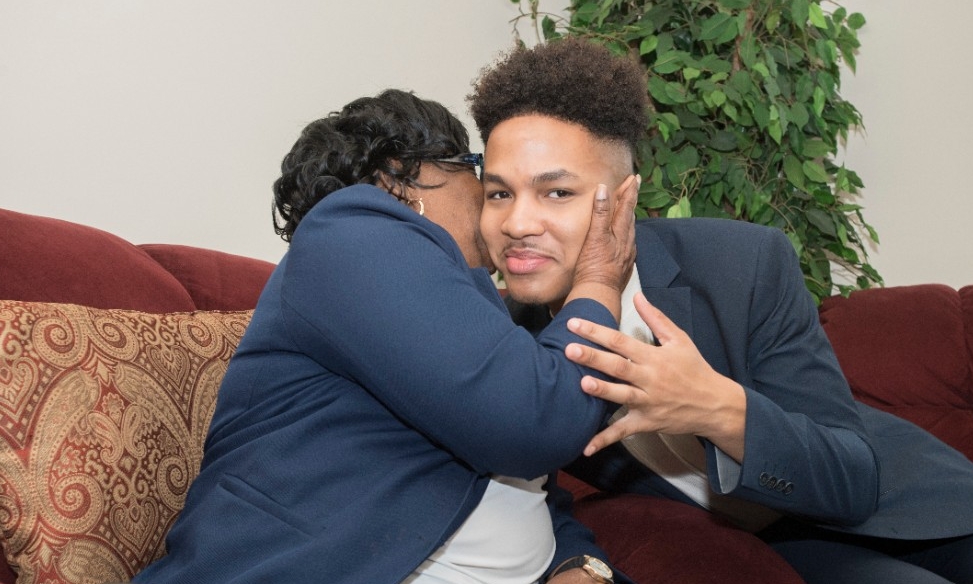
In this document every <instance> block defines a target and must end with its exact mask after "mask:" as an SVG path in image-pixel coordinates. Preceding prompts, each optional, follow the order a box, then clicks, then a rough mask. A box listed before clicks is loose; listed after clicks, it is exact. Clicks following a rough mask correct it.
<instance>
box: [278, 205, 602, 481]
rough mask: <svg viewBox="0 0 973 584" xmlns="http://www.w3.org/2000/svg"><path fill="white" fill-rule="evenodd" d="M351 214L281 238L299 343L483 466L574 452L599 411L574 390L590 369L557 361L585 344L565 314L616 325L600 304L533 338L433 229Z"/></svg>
mask: <svg viewBox="0 0 973 584" xmlns="http://www.w3.org/2000/svg"><path fill="white" fill-rule="evenodd" d="M332 196H333V195H332ZM319 205H320V203H319ZM350 209H351V210H346V211H345V212H344V213H343V212H342V211H341V209H331V210H330V211H331V212H330V213H328V214H317V215H314V214H313V212H312V214H309V215H308V216H307V217H305V219H304V222H302V225H301V227H302V228H303V229H300V230H299V232H298V234H297V235H300V238H298V237H297V235H295V238H294V240H293V242H292V243H291V248H290V250H289V251H288V261H287V268H286V272H285V273H284V275H283V283H282V287H281V290H282V293H281V297H282V313H283V314H284V315H285V316H284V318H285V321H286V322H287V326H288V332H289V334H290V336H291V338H292V340H293V342H294V343H295V345H296V346H298V347H300V348H301V350H302V351H303V352H306V354H307V355H308V356H310V358H312V359H313V360H315V361H316V362H317V363H318V364H319V365H320V366H321V367H322V368H323V369H326V370H329V371H331V372H333V373H335V374H338V375H340V376H343V377H346V378H348V379H350V380H352V381H354V382H355V383H357V384H358V385H360V386H361V387H362V388H363V389H362V390H363V391H367V392H369V393H370V394H371V395H372V396H374V398H375V399H376V400H378V401H380V402H381V403H382V404H383V405H384V406H385V407H386V408H388V409H389V410H390V411H391V412H393V413H394V414H395V415H396V416H397V417H399V418H400V419H401V420H402V421H403V423H405V424H407V425H409V426H410V427H413V428H414V429H416V430H417V431H419V432H421V433H423V434H424V435H426V436H427V437H428V438H429V439H430V440H432V441H433V442H435V443H437V444H438V445H440V447H442V448H444V449H446V450H448V451H450V452H452V453H453V454H454V455H455V456H456V457H457V458H459V459H461V460H463V461H464V462H465V463H466V464H468V465H469V466H471V467H472V468H473V469H474V470H476V471H477V472H479V473H483V474H487V473H497V474H503V475H508V476H515V477H522V478H534V477H537V476H542V475H544V474H547V473H549V472H551V471H552V470H554V469H556V468H558V467H560V466H563V465H565V464H567V463H568V462H569V461H571V460H572V459H573V458H575V457H576V456H578V455H579V454H580V452H581V450H582V449H583V448H584V445H585V444H586V442H587V440H588V439H589V438H590V437H591V436H592V435H593V434H594V433H595V431H596V430H597V428H598V426H599V424H600V422H601V421H602V419H603V417H604V415H605V411H606V407H607V406H606V404H605V403H604V402H602V401H601V400H598V399H594V398H591V397H590V396H587V395H585V394H584V392H582V391H580V389H579V387H580V379H581V377H582V376H583V375H585V374H589V373H592V371H590V370H587V369H585V368H582V367H579V366H578V365H576V364H574V363H572V362H570V361H569V360H568V359H566V358H565V357H564V351H563V350H564V347H565V346H566V345H567V344H568V343H569V342H573V341H577V342H581V341H582V340H581V339H580V338H579V337H577V336H575V335H573V334H571V333H570V332H568V330H567V327H566V326H565V323H566V320H567V319H568V318H570V317H572V316H580V317H583V318H586V319H590V320H593V321H595V322H599V323H602V324H605V325H606V326H617V324H616V323H615V321H614V319H613V318H612V316H611V314H610V313H609V311H608V310H607V309H605V308H604V307H603V306H602V305H600V304H598V303H596V302H594V301H592V300H585V299H583V300H579V301H575V302H572V303H569V304H568V305H567V306H565V307H564V309H563V310H562V311H561V313H560V314H558V317H557V318H556V319H555V320H554V321H553V322H552V323H551V325H550V326H549V327H548V328H547V329H546V330H545V331H544V332H543V333H542V334H541V335H540V336H539V337H538V338H537V340H535V339H534V337H532V336H531V334H530V333H528V332H527V331H526V330H524V329H522V328H519V327H517V326H515V325H514V324H513V322H512V321H511V319H510V317H509V315H508V313H507V312H506V310H505V308H504V307H503V304H502V302H501V301H500V298H499V295H498V293H497V292H496V290H495V289H494V288H493V286H492V284H491V285H490V286H489V287H490V290H489V292H490V294H485V293H484V290H483V288H484V285H483V282H482V281H483V280H485V281H486V282H487V283H488V284H490V282H489V277H488V275H487V274H486V272H485V271H484V270H479V271H477V270H470V269H469V268H468V267H467V266H466V263H465V260H463V257H462V255H461V254H460V252H459V249H458V248H457V246H456V245H455V243H454V242H453V240H452V238H450V237H449V235H448V234H447V233H446V232H445V231H444V230H442V229H441V228H439V227H438V226H437V225H435V224H433V223H431V222H430V221H428V220H426V219H424V218H421V217H417V216H414V214H412V216H411V217H410V216H403V217H395V216H392V215H390V213H394V212H395V211H389V210H387V209H384V208H380V207H379V208H364V209H361V208H355V207H352V208H350ZM405 211H407V210H404V211H403V212H405ZM410 213H411V212H410ZM305 223H307V224H306V225H305ZM478 278H480V281H479V283H478ZM491 294H492V297H491Z"/></svg>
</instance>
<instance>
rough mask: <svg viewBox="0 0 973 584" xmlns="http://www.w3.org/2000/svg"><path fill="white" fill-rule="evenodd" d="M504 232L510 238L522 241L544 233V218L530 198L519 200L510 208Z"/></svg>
mask: <svg viewBox="0 0 973 584" xmlns="http://www.w3.org/2000/svg"><path fill="white" fill-rule="evenodd" d="M503 231H504V233H506V234H507V235H508V236H509V237H512V238H515V239H521V238H523V237H528V236H531V235H540V234H541V233H543V232H544V221H543V216H542V215H541V213H540V209H538V207H537V205H536V204H534V203H533V202H532V201H531V200H530V199H529V198H518V199H516V200H514V202H513V204H512V205H511V206H510V212H509V213H507V216H506V218H505V219H504V222H503Z"/></svg>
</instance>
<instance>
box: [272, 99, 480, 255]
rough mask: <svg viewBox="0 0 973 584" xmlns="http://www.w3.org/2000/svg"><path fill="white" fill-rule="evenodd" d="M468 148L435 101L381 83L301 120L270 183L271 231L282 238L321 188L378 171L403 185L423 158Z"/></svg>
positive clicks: (373, 177) (412, 183) (324, 191)
mask: <svg viewBox="0 0 973 584" xmlns="http://www.w3.org/2000/svg"><path fill="white" fill-rule="evenodd" d="M468 150H469V135H468V134H467V133H466V128H464V127H463V124H462V122H460V121H459V120H458V119H457V118H456V117H455V116H454V115H453V114H452V113H450V112H449V110H448V109H446V107H445V106H443V105H442V104H440V103H438V102H435V101H430V100H425V99H420V98H418V97H416V96H415V95H414V94H412V93H411V92H407V91H401V90H398V89H387V90H385V91H383V92H382V93H380V94H378V95H377V96H375V97H362V98H359V99H356V100H354V101H352V102H351V103H349V104H348V105H346V106H345V107H344V108H342V109H341V111H339V112H332V113H331V114H329V115H328V116H327V117H325V118H321V119H320V120H316V121H314V122H311V123H310V124H308V126H307V127H306V128H304V130H303V131H302V132H301V136H300V138H298V139H297V142H295V143H294V146H293V147H292V148H291V151H290V152H288V153H287V156H285V157H284V160H283V162H281V165H280V170H281V176H280V178H278V179H277V180H276V181H275V182H274V208H273V219H274V230H275V231H276V232H277V235H280V237H281V239H283V240H284V241H287V242H289V241H290V240H291V237H293V235H294V230H295V229H297V225H298V224H299V223H300V222H301V219H303V218H304V216H305V215H307V213H308V211H310V210H311V208H312V207H313V206H314V205H316V204H317V203H318V201H320V200H321V199H323V198H324V197H326V196H328V195H329V194H331V193H333V192H334V191H337V190H338V189H342V188H344V187H346V186H350V185H353V184H358V183H368V184H377V183H378V180H379V177H384V179H385V180H387V181H390V182H392V183H393V184H399V185H402V186H407V187H411V188H420V189H421V188H429V186H430V185H422V184H418V182H417V178H418V176H419V166H420V163H421V161H423V160H431V159H435V158H448V157H450V156H454V155H456V154H460V153H463V152H467V151H468Z"/></svg>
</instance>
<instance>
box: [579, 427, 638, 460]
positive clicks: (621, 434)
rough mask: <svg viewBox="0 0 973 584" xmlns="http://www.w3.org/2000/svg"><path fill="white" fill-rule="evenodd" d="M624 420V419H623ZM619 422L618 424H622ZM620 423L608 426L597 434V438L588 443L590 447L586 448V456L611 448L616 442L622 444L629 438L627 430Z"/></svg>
mask: <svg viewBox="0 0 973 584" xmlns="http://www.w3.org/2000/svg"><path fill="white" fill-rule="evenodd" d="M622 420H624V418H622ZM622 420H619V421H618V422H621V421H622ZM618 422H616V423H614V424H612V425H611V426H608V427H607V428H605V429H604V430H602V431H601V432H598V433H597V434H595V436H594V437H593V438H592V439H591V440H590V441H589V442H588V445H587V446H585V447H584V455H585V456H591V455H593V454H594V453H596V452H598V451H599V450H601V449H603V448H605V447H607V446H611V445H612V444H614V443H616V442H621V441H622V440H623V439H624V438H626V437H627V436H628V434H626V432H625V429H624V428H623V427H622V425H620V424H619V423H618Z"/></svg>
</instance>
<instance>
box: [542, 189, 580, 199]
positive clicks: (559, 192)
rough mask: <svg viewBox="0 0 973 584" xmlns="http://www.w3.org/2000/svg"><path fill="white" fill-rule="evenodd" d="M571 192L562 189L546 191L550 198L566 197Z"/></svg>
mask: <svg viewBox="0 0 973 584" xmlns="http://www.w3.org/2000/svg"><path fill="white" fill-rule="evenodd" d="M573 194H574V193H572V192H571V191H566V190H564V189H554V190H553V191H550V192H549V193H547V196H548V197H550V198H552V199H566V198H568V197H570V196H571V195H573Z"/></svg>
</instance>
